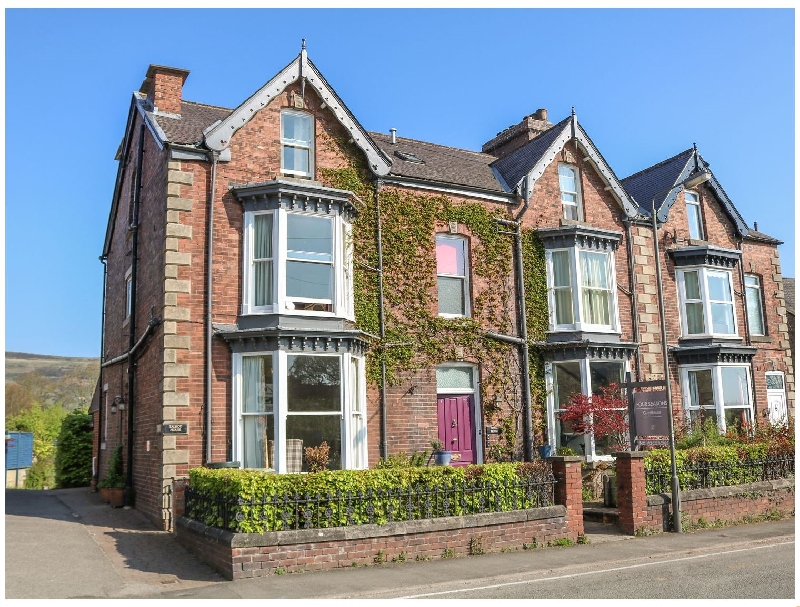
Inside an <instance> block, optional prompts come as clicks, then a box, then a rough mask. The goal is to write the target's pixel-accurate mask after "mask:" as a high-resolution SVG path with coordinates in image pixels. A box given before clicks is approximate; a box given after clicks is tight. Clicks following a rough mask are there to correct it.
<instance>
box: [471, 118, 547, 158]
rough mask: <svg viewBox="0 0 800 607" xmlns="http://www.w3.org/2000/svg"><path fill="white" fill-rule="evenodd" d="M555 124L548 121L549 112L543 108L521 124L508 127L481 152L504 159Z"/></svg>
mask: <svg viewBox="0 0 800 607" xmlns="http://www.w3.org/2000/svg"><path fill="white" fill-rule="evenodd" d="M552 126H553V123H552V122H550V121H549V120H547V110H546V109H544V108H542V109H538V110H536V111H535V112H534V113H533V114H531V115H529V116H525V118H523V119H522V121H521V122H520V123H519V124H515V125H513V126H510V127H508V128H507V129H506V130H504V131H501V132H499V133H498V134H497V137H495V138H494V139H492V140H491V141H487V142H486V143H484V144H483V147H482V148H481V151H482V152H483V153H484V154H491V155H492V156H497V157H498V158H502V157H503V156H507V155H508V154H510V153H511V152H513V151H514V150H516V149H518V148H521V147H522V146H523V145H525V144H526V143H528V142H529V141H530V140H531V139H533V138H535V137H538V136H539V135H541V134H542V133H544V132H545V131H547V130H549V129H550V127H552Z"/></svg>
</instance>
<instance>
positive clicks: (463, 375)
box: [436, 367, 475, 390]
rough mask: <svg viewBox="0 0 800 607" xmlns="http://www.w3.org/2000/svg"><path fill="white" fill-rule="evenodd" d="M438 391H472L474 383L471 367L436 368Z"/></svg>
mask: <svg viewBox="0 0 800 607" xmlns="http://www.w3.org/2000/svg"><path fill="white" fill-rule="evenodd" d="M436 388H437V389H438V390H473V389H474V388H475V382H474V379H473V373H472V368H471V367H436Z"/></svg>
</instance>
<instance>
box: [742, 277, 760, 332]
mask: <svg viewBox="0 0 800 607" xmlns="http://www.w3.org/2000/svg"><path fill="white" fill-rule="evenodd" d="M749 279H750V277H745V284H747V282H748V281H749ZM745 292H746V294H747V324H748V326H749V328H750V333H751V334H753V335H764V316H763V314H762V311H761V289H760V288H759V287H758V279H756V286H755V287H752V286H750V285H747V287H746V289H745Z"/></svg>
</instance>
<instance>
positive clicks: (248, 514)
mask: <svg viewBox="0 0 800 607" xmlns="http://www.w3.org/2000/svg"><path fill="white" fill-rule="evenodd" d="M549 477H550V467H549V465H548V464H547V463H546V462H532V463H528V464H519V463H498V464H485V465H482V466H478V465H472V466H463V467H451V466H431V467H411V466H409V467H386V468H376V469H373V470H332V471H324V472H318V473H315V474H271V473H267V472H262V471H258V470H239V469H231V468H223V469H211V468H194V469H192V470H190V471H189V478H190V485H191V488H192V490H193V491H196V492H198V493H200V494H202V495H204V496H207V497H212V498H221V499H222V500H225V501H228V502H229V503H232V504H238V505H234V506H233V512H230V517H229V518H230V521H229V526H230V528H231V529H232V530H233V529H234V528H238V529H237V530H238V531H241V532H244V533H261V532H264V531H274V530H276V529H281V528H293V527H294V526H295V524H298V526H300V527H302V526H303V520H304V519H303V518H300V519H299V521H298V520H297V517H302V516H303V515H302V513H298V512H297V511H296V509H295V505H294V503H292V500H295V499H299V498H302V497H304V496H306V495H307V496H309V497H314V496H316V495H319V496H323V497H324V496H328V495H330V496H332V497H333V496H335V495H336V493H337V492H341V493H342V494H347V493H348V492H350V493H351V494H353V495H357V494H358V493H359V492H361V494H363V495H368V492H370V491H372V492H382V495H383V497H381V498H377V497H375V498H373V499H371V500H369V503H371V504H372V506H373V507H374V510H373V511H372V518H373V522H375V523H377V524H385V523H387V522H388V516H387V512H388V510H389V509H390V508H391V509H392V511H393V512H394V513H395V515H396V516H398V518H406V516H405V512H406V507H407V504H408V501H409V500H408V496H409V493H410V494H424V492H426V491H427V490H429V489H432V488H434V487H437V486H438V487H442V486H450V487H454V486H457V485H458V484H460V483H470V482H475V483H481V482H485V483H492V484H495V485H500V486H504V485H510V484H511V483H512V482H514V481H518V480H519V479H520V478H534V479H541V480H548V479H549ZM388 490H391V491H392V494H390V495H388V496H387V493H386V492H387V491H388ZM524 499H526V496H525V489H524V488H514V487H511V486H505V487H504V488H503V489H502V490H501V491H498V492H496V493H495V494H494V496H493V497H490V498H487V499H486V501H484V502H483V505H482V508H483V509H484V510H487V511H489V510H497V511H508V510H513V509H514V508H515V506H516V507H520V506H519V504H522V503H523V500H524ZM281 500H286V502H285V503H281ZM267 501H268V502H269V503H264V502H267ZM203 504H207V505H206V506H203ZM541 505H549V504H541ZM204 507H205V508H206V510H205V511H204V510H203V508H204ZM428 508H430V511H431V516H433V517H436V516H444V512H445V509H444V506H443V504H442V495H441V494H439V496H438V499H437V496H436V493H435V492H434V494H432V495H431V499H430V503H429V504H425V503H424V500H422V503H420V500H413V504H412V510H413V511H412V514H413V518H415V519H416V518H427V510H428ZM479 508H480V507H479V506H478V504H477V500H473V499H472V498H467V499H465V500H461V499H451V500H450V503H449V508H448V510H447V512H448V514H449V515H450V516H459V515H463V514H471V513H474V512H478V511H479ZM326 510H327V511H328V513H329V514H330V523H328V522H327V517H325V516H322V517H320V518H321V520H320V522H321V526H331V527H339V526H345V525H348V524H355V525H360V524H365V523H368V522H369V520H370V513H369V512H368V508H367V503H366V502H362V501H360V500H359V501H354V502H353V503H352V510H351V511H350V512H348V511H347V501H346V500H341V501H339V500H336V499H331V500H330V501H323V502H322V503H321V504H311V505H310V506H309V510H308V514H309V515H310V516H311V518H312V520H317V515H318V514H320V513H324V512H325V511H326ZM400 513H404V515H403V516H401V515H400ZM191 516H192V518H194V519H195V520H199V521H201V522H203V523H204V524H206V525H208V526H210V527H222V526H223V520H222V517H221V516H219V513H218V511H217V509H216V506H215V505H214V504H212V501H205V500H203V501H201V500H198V501H196V502H195V504H194V505H193V506H192V512H191ZM236 518H238V519H240V520H239V521H238V522H237V521H236V520H235V519H236ZM348 519H351V520H352V523H349V522H348Z"/></svg>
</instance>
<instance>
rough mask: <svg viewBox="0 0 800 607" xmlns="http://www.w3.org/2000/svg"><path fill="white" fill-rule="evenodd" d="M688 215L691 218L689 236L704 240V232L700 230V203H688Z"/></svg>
mask: <svg viewBox="0 0 800 607" xmlns="http://www.w3.org/2000/svg"><path fill="white" fill-rule="evenodd" d="M686 216H687V218H688V219H689V238H693V239H695V240H702V238H703V234H702V232H701V231H700V205H696V204H687V205H686Z"/></svg>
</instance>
